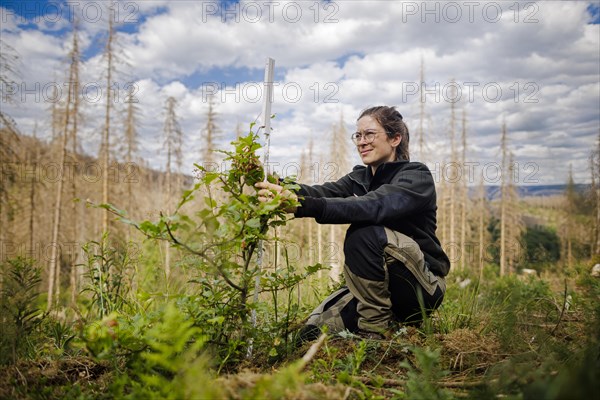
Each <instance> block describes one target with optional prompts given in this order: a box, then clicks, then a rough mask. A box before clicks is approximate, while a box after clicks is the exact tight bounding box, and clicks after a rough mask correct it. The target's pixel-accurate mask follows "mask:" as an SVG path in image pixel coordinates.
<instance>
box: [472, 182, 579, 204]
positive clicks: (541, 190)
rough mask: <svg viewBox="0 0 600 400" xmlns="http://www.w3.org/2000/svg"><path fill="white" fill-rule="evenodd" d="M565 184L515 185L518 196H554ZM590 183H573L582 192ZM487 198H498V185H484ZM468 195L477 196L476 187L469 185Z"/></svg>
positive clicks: (562, 189) (560, 192)
mask: <svg viewBox="0 0 600 400" xmlns="http://www.w3.org/2000/svg"><path fill="white" fill-rule="evenodd" d="M566 187H567V185H565V184H562V185H523V186H517V189H518V190H519V196H520V197H540V196H556V195H561V194H563V193H564V192H565V188H566ZM589 188H590V185H589V184H587V183H578V184H575V190H577V191H578V192H580V193H583V192H585V191H587V190H589ZM485 190H486V193H487V198H488V200H494V199H498V198H500V186H486V187H485ZM469 196H471V197H474V196H477V188H476V187H471V188H470V189H469Z"/></svg>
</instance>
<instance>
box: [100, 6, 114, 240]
mask: <svg viewBox="0 0 600 400" xmlns="http://www.w3.org/2000/svg"><path fill="white" fill-rule="evenodd" d="M113 21H114V8H113V7H112V6H111V7H109V16H108V39H107V41H106V53H105V54H106V69H107V71H106V108H105V113H104V134H103V136H102V148H101V160H102V203H104V204H108V202H109V184H108V182H109V179H108V175H109V173H108V170H109V162H110V155H109V154H110V111H111V109H112V105H111V102H112V79H113V78H112V72H113V68H114V66H113V40H114V28H113ZM102 213H103V214H102V232H107V231H108V210H102Z"/></svg>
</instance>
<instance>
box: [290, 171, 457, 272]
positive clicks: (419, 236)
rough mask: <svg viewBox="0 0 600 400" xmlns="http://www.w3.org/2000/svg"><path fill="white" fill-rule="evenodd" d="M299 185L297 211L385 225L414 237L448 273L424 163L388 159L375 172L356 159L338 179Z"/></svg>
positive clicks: (433, 265) (322, 219)
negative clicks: (351, 168)
mask: <svg viewBox="0 0 600 400" xmlns="http://www.w3.org/2000/svg"><path fill="white" fill-rule="evenodd" d="M300 187H301V189H300V190H299V191H298V195H299V200H300V204H301V206H300V207H298V210H297V211H296V213H295V215H296V217H300V218H301V217H312V218H314V219H315V220H316V221H317V222H318V223H321V224H364V225H381V226H385V227H387V228H389V229H392V230H394V231H397V232H400V233H403V234H405V235H407V236H409V237H411V238H412V239H413V240H414V241H416V242H417V244H418V245H419V247H420V248H421V251H422V252H423V254H424V255H425V261H427V263H428V264H429V268H430V269H431V271H432V272H433V273H434V274H436V275H438V276H446V275H448V272H449V271H450V261H449V260H448V256H447V255H446V253H444V250H442V247H441V245H440V241H439V240H438V238H437V237H436V235H435V230H436V227H437V225H436V210H437V204H436V194H435V184H434V181H433V177H432V176H431V172H430V171H429V169H428V168H427V166H426V165H424V164H422V163H419V162H409V161H394V162H388V163H384V164H382V165H380V166H379V167H378V168H377V170H376V172H375V175H374V176H373V173H372V172H371V168H370V167H365V166H360V165H357V166H356V167H354V169H353V171H352V172H351V173H349V174H348V175H346V176H344V177H342V178H341V179H340V180H338V181H337V182H327V183H325V184H323V185H314V186H309V185H300Z"/></svg>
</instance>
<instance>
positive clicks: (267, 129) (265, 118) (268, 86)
mask: <svg viewBox="0 0 600 400" xmlns="http://www.w3.org/2000/svg"><path fill="white" fill-rule="evenodd" d="M274 68H275V60H273V59H272V58H270V57H269V58H267V64H266V66H265V80H264V82H263V85H264V90H263V95H264V98H263V101H264V102H263V111H262V125H261V126H260V127H259V130H260V128H264V134H265V142H266V145H265V154H264V164H263V168H264V175H265V181H266V180H267V176H268V174H269V172H270V171H269V170H270V168H269V148H270V146H271V105H272V103H273V70H274ZM262 262H263V242H262V240H260V241H259V242H258V253H257V260H256V263H257V269H258V272H257V274H256V277H255V281H254V297H253V299H254V303H257V302H258V292H259V291H260V273H261V269H262ZM251 321H252V327H253V328H256V309H253V310H252V315H251ZM246 356H247V357H248V358H249V357H251V356H252V342H250V346H248V352H247V354H246Z"/></svg>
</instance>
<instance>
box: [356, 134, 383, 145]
mask: <svg viewBox="0 0 600 400" xmlns="http://www.w3.org/2000/svg"><path fill="white" fill-rule="evenodd" d="M378 133H379V132H372V131H371V132H365V133H360V132H354V133H353V134H352V135H350V139H352V141H353V142H354V144H355V145H357V146H358V145H359V144H360V143H361V142H363V143H364V144H370V143H373V141H374V140H375V136H377V134H378Z"/></svg>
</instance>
